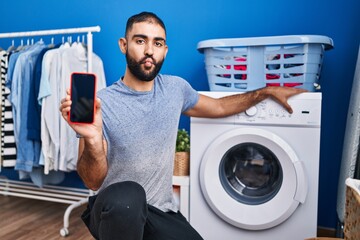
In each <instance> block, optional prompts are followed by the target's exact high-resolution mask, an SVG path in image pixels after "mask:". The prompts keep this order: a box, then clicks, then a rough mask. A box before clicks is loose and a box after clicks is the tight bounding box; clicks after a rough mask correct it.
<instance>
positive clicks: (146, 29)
mask: <svg viewBox="0 0 360 240" xmlns="http://www.w3.org/2000/svg"><path fill="white" fill-rule="evenodd" d="M165 37H166V36H165V31H164V29H163V28H162V27H161V26H160V25H159V24H157V23H149V22H141V23H135V24H134V25H133V27H132V29H131V30H130V31H129V32H128V34H127V37H126V46H125V55H126V61H127V65H128V69H129V71H130V72H131V73H132V74H133V75H134V76H135V77H136V78H137V79H139V80H141V81H152V80H153V79H154V78H155V77H156V75H157V74H158V73H159V71H160V69H161V66H162V64H163V62H164V59H165V56H166V53H167V50H168V48H167V45H166V40H165Z"/></svg>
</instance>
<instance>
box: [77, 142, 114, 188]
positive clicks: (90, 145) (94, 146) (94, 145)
mask: <svg viewBox="0 0 360 240" xmlns="http://www.w3.org/2000/svg"><path fill="white" fill-rule="evenodd" d="M82 141H83V143H81V144H84V146H83V147H80V149H81V150H79V151H82V152H81V153H80V157H79V160H78V163H77V171H78V173H79V175H80V177H81V179H82V180H83V182H84V183H85V185H86V186H87V187H88V188H89V189H92V190H97V189H99V187H100V186H101V184H102V182H103V181H104V179H105V176H106V173H107V167H108V166H107V160H106V151H105V148H106V146H105V145H106V143H105V141H104V140H102V137H99V138H98V139H91V140H88V139H82ZM82 149H83V150H82Z"/></svg>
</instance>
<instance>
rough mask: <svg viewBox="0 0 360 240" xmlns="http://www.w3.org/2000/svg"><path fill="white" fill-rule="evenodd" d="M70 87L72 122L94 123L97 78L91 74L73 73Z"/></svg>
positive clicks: (70, 116) (70, 115) (70, 117)
mask: <svg viewBox="0 0 360 240" xmlns="http://www.w3.org/2000/svg"><path fill="white" fill-rule="evenodd" d="M70 86H71V87H70V91H71V94H70V95H71V101H72V103H71V109H70V114H69V119H70V122H72V123H92V122H93V121H94V112H95V105H94V103H95V96H96V76H95V75H94V74H91V73H72V74H71V85H70Z"/></svg>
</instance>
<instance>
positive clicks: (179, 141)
mask: <svg viewBox="0 0 360 240" xmlns="http://www.w3.org/2000/svg"><path fill="white" fill-rule="evenodd" d="M176 152H190V135H189V133H188V132H187V131H186V130H185V129H184V128H183V129H178V132H177V138H176Z"/></svg>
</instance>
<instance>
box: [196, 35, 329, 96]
mask: <svg viewBox="0 0 360 240" xmlns="http://www.w3.org/2000/svg"><path fill="white" fill-rule="evenodd" d="M331 48H333V41H332V39H331V38H329V37H326V36H319V35H292V36H274V37H256V38H228V39H213V40H206V41H201V42H199V43H198V50H199V51H200V52H201V53H204V55H205V67H206V72H207V77H208V81H209V87H210V90H211V91H232V92H234V91H242V92H244V91H250V90H254V89H258V88H261V87H265V86H287V87H298V88H304V89H307V90H309V91H316V90H317V89H318V88H319V78H320V72H321V65H322V61H323V53H324V50H328V49H331Z"/></svg>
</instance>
